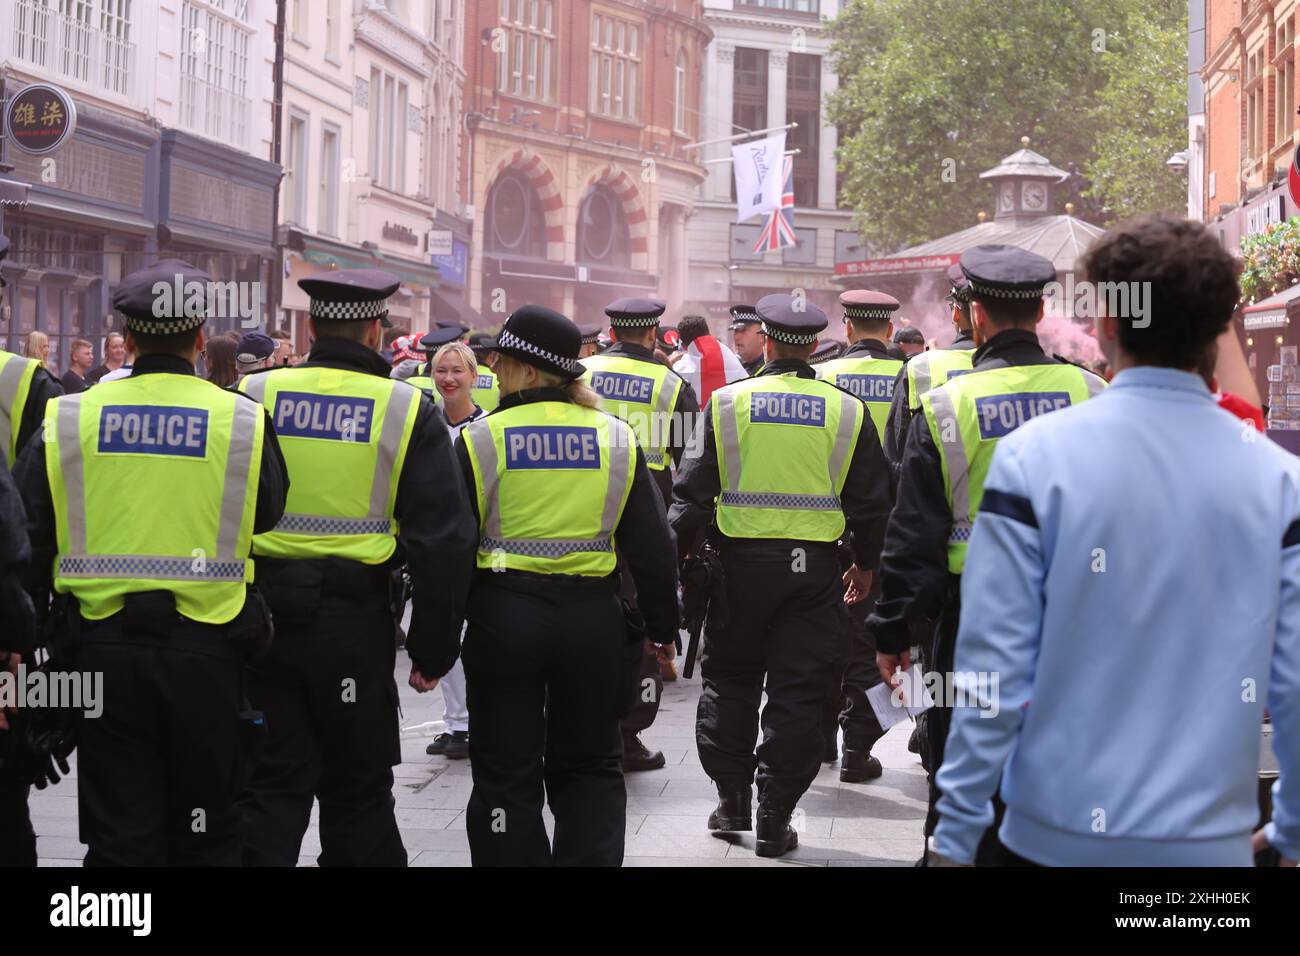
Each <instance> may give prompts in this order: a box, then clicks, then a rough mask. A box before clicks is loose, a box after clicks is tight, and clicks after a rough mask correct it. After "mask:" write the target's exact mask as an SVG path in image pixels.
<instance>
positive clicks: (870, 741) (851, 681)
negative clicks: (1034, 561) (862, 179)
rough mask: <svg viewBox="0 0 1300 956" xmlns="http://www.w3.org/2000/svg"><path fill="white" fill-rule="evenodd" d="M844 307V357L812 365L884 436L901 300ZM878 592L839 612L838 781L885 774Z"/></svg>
mask: <svg viewBox="0 0 1300 956" xmlns="http://www.w3.org/2000/svg"><path fill="white" fill-rule="evenodd" d="M840 306H841V308H843V310H844V331H845V337H846V338H847V339H848V341H849V342H851V343H852V344H851V345H850V346H849V348H848V350H847V351H846V352H845V353H844V354H843V355H842V356H841V357H840V358H838V359H833V360H832V361H830V362H826V363H823V364H821V365H814V366H813V368H814V370H815V371H816V372H817V377H818V378H820V379H823V380H824V381H828V382H831V383H832V384H834V385H838V386H839V387H840V388H842V389H844V390H846V391H848V392H850V393H852V394H854V395H856V396H857V397H858V398H860V399H862V401H863V403H864V404H865V405H866V406H867V412H868V413H869V414H870V415H871V422H872V424H873V425H874V426H875V428H876V432H877V434H878V435H879V436H881V437H883V436H884V429H885V418H886V416H887V415H888V414H889V405H890V401H891V399H892V398H893V392H894V388H895V381H896V378H897V376H898V374H899V372H900V371H901V370H902V368H903V362H902V360H901V359H898V358H896V357H895V354H894V353H893V352H892V351H891V350H890V348H889V346H887V345H886V344H885V343H886V342H888V341H889V333H890V331H891V328H892V319H893V316H894V313H895V312H897V311H898V308H899V302H898V300H897V299H895V298H894V297H893V296H892V295H889V294H888V293H885V292H876V291H873V290H870V289H854V290H851V291H849V292H845V293H842V294H841V295H840ZM841 563H843V562H841ZM878 593H879V592H878V591H877V589H876V587H875V586H874V585H873V587H872V590H871V593H870V594H869V595H868V596H867V598H866V599H865V600H864V601H862V602H860V603H858V604H856V605H854V606H852V607H851V608H850V607H849V606H847V605H841V607H842V611H841V615H842V616H844V617H846V618H847V625H848V626H847V631H848V649H847V658H846V661H845V665H844V675H843V679H842V680H841V681H837V682H836V684H835V687H834V690H835V693H834V694H833V695H832V697H831V698H830V701H829V702H828V703H829V705H830V706H829V707H828V710H827V711H824V712H823V722H822V728H823V732H824V733H827V732H828V733H829V736H828V737H827V744H828V746H827V749H826V758H825V759H827V760H828V762H829V761H833V760H834V759H835V757H836V756H839V754H837V752H836V746H835V743H836V742H835V724H836V719H837V718H838V722H839V725H840V728H841V729H842V730H843V731H844V752H843V757H842V760H841V763H840V780H841V781H842V782H844V783H862V782H864V781H867V780H874V779H875V778H877V777H879V776H880V775H881V773H882V772H883V768H882V767H881V764H880V761H879V760H878V759H876V758H875V757H873V756H872V755H871V748H872V746H873V745H874V744H875V742H876V741H877V740H879V739H880V738H881V737H883V736H884V734H885V731H884V729H883V728H882V727H881V726H880V721H879V720H878V719H877V717H876V713H875V711H874V710H872V708H871V704H870V703H869V702H868V700H867V691H868V690H870V689H871V688H872V687H874V686H875V685H876V684H879V683H880V671H879V670H878V669H877V668H876V646H875V644H873V643H872V641H871V635H870V633H869V632H868V631H867V629H866V627H865V622H866V619H867V616H868V615H869V614H870V613H871V609H872V607H873V606H874V604H875V598H876V597H877V595H878ZM841 707H842V708H843V710H842V712H841V710H840V708H841Z"/></svg>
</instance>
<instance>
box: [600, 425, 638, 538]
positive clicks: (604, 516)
mask: <svg viewBox="0 0 1300 956" xmlns="http://www.w3.org/2000/svg"><path fill="white" fill-rule="evenodd" d="M605 417H606V418H608V419H609V441H608V442H606V447H607V448H608V450H609V483H608V484H607V485H606V486H605V506H604V507H603V508H602V509H601V512H600V537H601V538H602V539H604V540H605V541H607V542H608V541H609V540H610V539H612V538H613V537H614V527H615V525H617V524H618V519H619V506H620V505H622V504H623V489H625V488H626V487H627V485H628V478H629V477H630V476H631V473H630V469H631V467H632V460H633V457H634V456H633V455H631V454H628V452H629V451H630V449H631V448H635V447H636V437H635V436H634V435H633V434H632V429H630V428H628V426H627V425H625V424H623V422H621V421H620V420H619V419H617V418H616V417H614V416H613V415H610V414H609V413H605Z"/></svg>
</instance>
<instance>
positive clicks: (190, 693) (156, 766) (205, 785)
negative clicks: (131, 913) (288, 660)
mask: <svg viewBox="0 0 1300 956" xmlns="http://www.w3.org/2000/svg"><path fill="white" fill-rule="evenodd" d="M122 616H123V615H121V614H119V615H114V616H113V617H111V618H108V619H107V620H106V621H104V622H101V623H98V624H90V623H87V622H84V621H83V623H82V647H81V651H80V653H79V655H78V660H77V668H78V670H80V671H82V672H83V673H92V674H93V673H98V674H102V675H103V684H102V699H103V711H102V713H101V714H100V716H98V717H95V718H89V717H82V718H80V719H79V721H78V728H77V734H78V743H77V776H78V785H77V796H78V809H79V815H80V831H81V839H82V841H83V842H84V843H86V844H87V846H88V850H87V852H86V860H85V864H86V866H237V865H239V847H240V830H239V815H238V812H237V810H236V806H235V800H236V797H237V796H238V792H239V785H240V780H241V774H242V773H243V772H244V770H245V768H244V766H243V765H242V753H241V736H242V729H241V721H240V717H239V714H240V693H239V691H240V687H239V670H240V660H239V654H238V651H237V650H236V649H235V647H234V646H233V645H232V644H230V643H229V642H228V640H227V639H226V636H225V629H224V628H222V627H219V626H214V625H206V624H198V623H195V622H193V621H186V620H185V619H184V618H179V617H177V618H176V620H177V622H178V623H174V624H172V625H171V626H170V632H169V633H166V634H163V635H161V636H159V635H153V634H141V633H139V632H136V631H134V630H129V629H127V628H126V627H125V626H124V624H123V622H122V621H121V620H119V619H120V618H121V617H122Z"/></svg>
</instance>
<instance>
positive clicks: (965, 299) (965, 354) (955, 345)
mask: <svg viewBox="0 0 1300 956" xmlns="http://www.w3.org/2000/svg"><path fill="white" fill-rule="evenodd" d="M946 301H947V302H949V303H950V304H951V315H950V318H951V319H952V324H953V325H954V326H956V328H957V335H956V337H955V338H954V339H953V340H952V342H950V343H949V344H948V345H946V346H944V347H943V348H941V349H931V350H930V351H928V352H922V353H921V354H919V355H914V356H912V358H910V359H909V360H908V361H907V364H906V366H904V367H903V368H902V369H900V370H899V373H898V377H897V381H895V383H894V393H893V395H894V397H893V401H892V402H891V404H890V408H889V414H888V422H887V424H886V426H885V428H884V429H883V430H882V434H883V436H884V440H885V457H886V458H888V459H889V463H890V465H892V466H893V469H894V475H895V477H897V475H898V469H899V467H901V465H902V463H903V445H904V444H905V443H906V441H907V431H908V428H909V427H910V426H911V424H912V416H913V415H915V414H916V412H917V410H918V409H920V407H921V396H922V395H924V394H925V393H926V392H928V391H929V390H930V389H931V388H935V387H937V386H939V385H942V384H943V383H944V382H946V381H947V380H948V378H949V377H950V376H952V375H960V374H962V373H963V372H965V371H968V370H969V369H970V366H971V356H972V355H974V354H975V339H974V337H973V335H972V333H971V319H970V301H971V293H970V283H969V282H968V281H967V280H966V274H965V273H964V272H962V271H961V266H960V265H953V266H950V267H949V268H948V296H947V299H946Z"/></svg>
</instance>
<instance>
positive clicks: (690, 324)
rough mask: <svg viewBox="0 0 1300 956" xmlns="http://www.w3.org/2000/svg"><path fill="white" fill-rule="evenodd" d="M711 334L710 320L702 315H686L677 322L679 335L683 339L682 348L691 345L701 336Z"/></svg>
mask: <svg viewBox="0 0 1300 956" xmlns="http://www.w3.org/2000/svg"><path fill="white" fill-rule="evenodd" d="M709 334H710V332H709V320H708V319H706V318H705V317H704V316H702V315H684V316H682V320H681V321H680V322H678V323H677V335H678V337H680V338H681V340H682V348H685V347H686V346H688V345H690V344H691V343H692V342H694V341H695V340H696V339H698V338H699V337H700V336H702V335H709Z"/></svg>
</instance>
